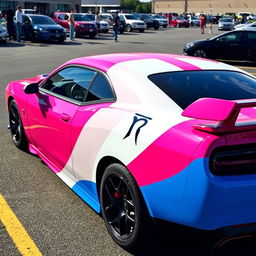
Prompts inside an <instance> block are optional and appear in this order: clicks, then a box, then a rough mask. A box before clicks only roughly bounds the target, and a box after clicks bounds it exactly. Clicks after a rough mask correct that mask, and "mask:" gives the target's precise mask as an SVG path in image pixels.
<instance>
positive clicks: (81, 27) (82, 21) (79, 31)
mask: <svg viewBox="0 0 256 256" xmlns="http://www.w3.org/2000/svg"><path fill="white" fill-rule="evenodd" d="M52 18H53V20H54V21H55V22H57V23H58V24H60V25H61V26H62V27H64V28H66V29H68V30H69V24H68V13H66V12H55V13H54V14H53V16H52ZM74 19H75V33H76V37H79V36H89V37H90V38H94V37H95V36H96V35H97V31H98V30H97V26H96V24H95V22H92V21H90V19H89V18H88V17H86V16H85V15H84V14H82V13H74Z"/></svg>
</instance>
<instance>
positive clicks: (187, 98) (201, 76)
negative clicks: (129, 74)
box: [148, 70, 256, 109]
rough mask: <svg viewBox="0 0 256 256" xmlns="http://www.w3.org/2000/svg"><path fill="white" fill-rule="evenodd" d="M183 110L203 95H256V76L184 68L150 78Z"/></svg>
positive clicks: (244, 97) (221, 97) (247, 97)
mask: <svg viewBox="0 0 256 256" xmlns="http://www.w3.org/2000/svg"><path fill="white" fill-rule="evenodd" d="M148 78H149V79H150V80H151V81H152V82H153V83H154V84H155V85H156V86H157V87H159V88H160V89H161V90H162V91H163V92H164V93H165V94H167V95H168V96H169V97H170V98H171V99H172V100H173V101H175V102H176V103H177V105H179V106H180V107H181V108H182V109H185V108H186V107H187V106H188V105H190V104H191V103H192V102H194V101H195V100H197V99H200V98H205V97H209V98H218V99H226V100H237V99H251V98H256V79H254V78H252V77H250V76H247V75H245V74H243V73H239V72H234V71H216V70H215V71H181V72H169V73H160V74H153V75H150V76H149V77H148Z"/></svg>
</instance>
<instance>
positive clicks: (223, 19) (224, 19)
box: [220, 18, 232, 22]
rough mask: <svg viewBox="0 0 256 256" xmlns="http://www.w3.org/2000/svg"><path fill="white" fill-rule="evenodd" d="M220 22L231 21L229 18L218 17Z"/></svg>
mask: <svg viewBox="0 0 256 256" xmlns="http://www.w3.org/2000/svg"><path fill="white" fill-rule="evenodd" d="M220 21H221V22H232V20H231V19H227V18H222V19H220Z"/></svg>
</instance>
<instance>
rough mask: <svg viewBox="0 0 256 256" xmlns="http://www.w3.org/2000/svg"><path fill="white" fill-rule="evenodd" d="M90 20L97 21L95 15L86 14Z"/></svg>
mask: <svg viewBox="0 0 256 256" xmlns="http://www.w3.org/2000/svg"><path fill="white" fill-rule="evenodd" d="M85 16H86V17H87V19H88V20H90V21H95V16H94V15H93V14H85Z"/></svg>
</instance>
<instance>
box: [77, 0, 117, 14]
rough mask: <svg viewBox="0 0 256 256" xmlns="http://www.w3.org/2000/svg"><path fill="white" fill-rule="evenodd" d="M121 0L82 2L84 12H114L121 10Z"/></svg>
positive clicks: (90, 0)
mask: <svg viewBox="0 0 256 256" xmlns="http://www.w3.org/2000/svg"><path fill="white" fill-rule="evenodd" d="M120 2H121V0H82V2H81V6H82V12H96V11H97V10H98V11H99V12H111V11H112V12H114V11H116V10H119V9H120V5H121V4H120Z"/></svg>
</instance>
